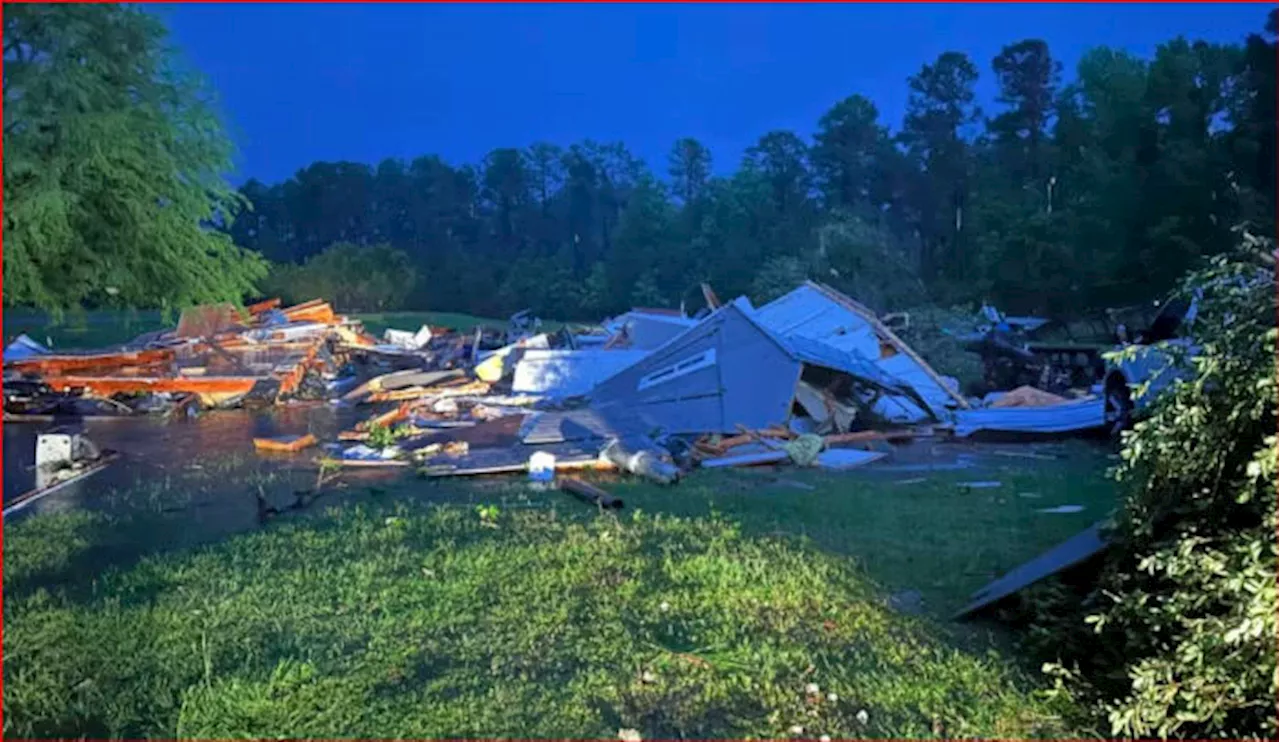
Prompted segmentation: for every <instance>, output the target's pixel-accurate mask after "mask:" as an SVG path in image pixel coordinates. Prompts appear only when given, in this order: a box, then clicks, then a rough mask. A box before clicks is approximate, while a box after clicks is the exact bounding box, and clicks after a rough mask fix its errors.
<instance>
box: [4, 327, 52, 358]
mask: <svg viewBox="0 0 1280 742" xmlns="http://www.w3.org/2000/svg"><path fill="white" fill-rule="evenodd" d="M48 352H49V349H48V348H46V347H44V346H43V345H41V344H40V343H37V342H36V341H34V340H32V339H31V338H29V337H27V336H26V335H25V334H24V335H19V336H18V337H16V338H14V341H13V342H12V343H9V345H8V346H7V347H6V348H5V349H4V362H5V363H8V362H10V361H20V360H22V359H24V358H30V357H31V356H39V355H45V354H47V353H48Z"/></svg>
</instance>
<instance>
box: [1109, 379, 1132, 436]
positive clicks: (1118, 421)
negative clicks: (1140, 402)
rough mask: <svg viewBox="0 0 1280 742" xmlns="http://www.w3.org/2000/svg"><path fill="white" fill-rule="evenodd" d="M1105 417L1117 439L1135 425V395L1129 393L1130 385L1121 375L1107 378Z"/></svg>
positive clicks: (1112, 434)
mask: <svg viewBox="0 0 1280 742" xmlns="http://www.w3.org/2000/svg"><path fill="white" fill-rule="evenodd" d="M1103 419H1104V420H1105V421H1106V424H1107V430H1108V432H1109V433H1110V434H1111V438H1112V440H1116V441H1119V440H1120V434H1121V433H1123V432H1124V431H1126V430H1128V429H1129V428H1130V427H1132V426H1133V397H1132V395H1130V394H1129V385H1128V384H1126V383H1125V381H1124V379H1122V378H1120V377H1112V378H1111V379H1108V380H1107V386H1106V397H1105V404H1104V407H1103Z"/></svg>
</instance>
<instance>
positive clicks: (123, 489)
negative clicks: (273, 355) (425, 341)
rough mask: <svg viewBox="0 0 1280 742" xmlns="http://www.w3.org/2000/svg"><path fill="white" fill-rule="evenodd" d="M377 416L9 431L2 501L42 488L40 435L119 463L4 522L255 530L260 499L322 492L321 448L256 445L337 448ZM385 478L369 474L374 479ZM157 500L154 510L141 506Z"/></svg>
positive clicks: (283, 410)
mask: <svg viewBox="0 0 1280 742" xmlns="http://www.w3.org/2000/svg"><path fill="white" fill-rule="evenodd" d="M369 414H370V410H369V408H352V407H339V406H336V405H330V404H327V403H324V402H307V403H295V404H289V405H285V406H280V407H273V408H268V409H264V410H221V411H209V412H204V413H202V414H201V415H200V416H198V417H196V418H194V419H189V420H174V421H165V420H163V419H159V418H147V417H127V418H116V419H99V420H86V421H76V420H67V421H63V422H58V423H53V422H41V423H26V422H22V423H16V422H6V423H5V424H4V501H5V502H6V503H8V502H10V501H12V500H13V499H14V498H16V497H18V496H20V495H22V494H24V493H25V492H28V491H30V490H31V489H33V488H34V487H35V486H36V481H35V471H34V464H35V442H36V436H37V435H39V434H40V433H42V432H48V431H52V430H55V429H58V430H67V429H70V430H75V431H78V432H82V433H84V434H86V435H87V436H88V437H89V438H90V439H91V440H92V441H93V442H94V443H95V444H96V445H97V446H98V448H99V449H102V450H104V451H105V450H113V451H117V452H119V453H120V454H121V456H120V458H119V460H117V461H116V462H115V463H114V464H112V465H110V466H108V467H107V468H106V469H104V470H103V471H101V472H99V473H97V474H94V475H93V476H91V477H88V478H87V479H83V480H80V481H78V482H75V483H72V484H70V485H68V486H66V487H64V488H62V489H60V490H58V491H57V492H55V493H53V494H50V495H48V496H47V497H44V498H41V499H40V500H38V501H36V502H34V503H32V504H31V505H30V506H28V507H26V508H24V509H23V510H21V511H18V512H17V513H15V514H14V515H13V516H10V517H9V518H6V520H12V519H18V518H26V517H31V516H33V515H36V514H39V513H42V512H57V511H62V510H68V509H75V508H85V509H90V510H101V511H105V512H108V513H117V512H123V511H127V510H131V509H137V508H138V507H144V508H149V509H151V510H153V511H156V512H178V511H189V512H190V513H191V514H192V515H193V519H194V520H196V521H198V522H199V524H200V527H201V528H208V529H209V530H211V531H213V532H224V531H228V530H229V531H236V530H241V529H242V528H247V527H252V526H254V525H256V522H257V500H256V499H255V497H254V494H255V492H257V491H259V489H261V491H262V492H263V493H264V494H266V495H267V496H268V498H269V499H277V500H278V499H279V498H280V497H282V496H284V497H287V496H288V495H289V493H291V492H293V491H294V490H297V489H305V488H307V487H310V486H313V485H314V483H315V478H316V473H317V471H318V466H317V465H316V463H315V459H316V457H317V455H318V453H320V449H319V448H314V447H313V448H311V449H309V450H306V451H302V452H299V453H297V454H279V453H272V454H260V453H258V452H256V451H255V450H254V447H253V439H254V438H255V437H267V436H277V435H288V434H301V433H312V434H314V435H315V436H316V438H318V439H319V440H320V441H322V442H324V441H332V440H335V439H336V437H337V434H338V431H340V430H343V429H345V428H349V427H351V426H352V425H353V424H354V423H355V422H356V421H357V420H360V419H363V418H365V417H367V416H368V415H369ZM379 475H382V476H383V477H385V476H386V473H384V472H369V473H362V474H361V477H362V478H364V479H371V480H376V479H377V478H378V476H379ZM146 498H151V499H152V500H154V502H151V503H144V502H140V501H141V500H145V499H146Z"/></svg>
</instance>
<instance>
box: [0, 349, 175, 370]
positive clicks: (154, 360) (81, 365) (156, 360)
mask: <svg viewBox="0 0 1280 742" xmlns="http://www.w3.org/2000/svg"><path fill="white" fill-rule="evenodd" d="M173 359H174V353H173V351H172V350H168V349H159V350H136V351H125V352H121V353H95V354H92V355H67V356H62V355H40V356H32V357H31V358H23V359H21V360H17V361H9V362H7V363H5V366H6V367H7V368H9V369H13V370H16V371H21V372H23V373H34V374H39V375H40V376H63V375H66V374H68V373H73V372H83V371H92V370H102V369H119V368H124V367H144V366H155V365H157V364H163V363H171V362H172V361H173Z"/></svg>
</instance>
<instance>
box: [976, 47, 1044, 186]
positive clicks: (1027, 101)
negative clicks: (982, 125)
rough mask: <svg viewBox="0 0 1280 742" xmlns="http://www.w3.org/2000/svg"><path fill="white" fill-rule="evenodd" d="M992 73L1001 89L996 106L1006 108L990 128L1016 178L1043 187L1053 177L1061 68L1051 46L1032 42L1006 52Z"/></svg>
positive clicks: (998, 60) (994, 64)
mask: <svg viewBox="0 0 1280 742" xmlns="http://www.w3.org/2000/svg"><path fill="white" fill-rule="evenodd" d="M991 69H992V70H993V71H994V72H995V74H996V82H997V84H999V86H1000V93H999V96H998V97H997V101H998V102H999V103H1000V104H1002V105H1004V106H1005V107H1006V108H1005V110H1004V111H1003V112H1002V113H1000V114H998V115H997V116H996V117H995V118H993V119H992V120H991V121H990V122H989V123H988V128H989V130H990V132H991V134H992V136H993V138H994V140H995V142H996V143H997V144H998V145H999V146H1000V147H1001V148H1002V150H1003V152H1004V154H1005V157H1006V163H1007V167H1008V168H1009V171H1010V174H1011V175H1012V176H1013V178H1014V179H1015V180H1017V181H1022V182H1027V181H1031V182H1035V183H1039V180H1040V178H1041V177H1043V176H1047V175H1048V173H1047V172H1046V170H1047V168H1046V159H1047V154H1048V153H1046V152H1045V146H1044V145H1045V140H1046V138H1047V131H1046V129H1047V126H1048V124H1049V120H1050V118H1052V116H1053V113H1054V108H1053V103H1054V97H1055V95H1056V89H1057V86H1058V82H1059V79H1060V77H1061V65H1060V64H1059V63H1058V62H1056V61H1055V60H1054V59H1053V57H1051V56H1050V54H1049V45H1048V44H1046V43H1045V42H1043V41H1041V40H1039V39H1028V40H1026V41H1020V42H1018V43H1016V44H1010V45H1009V46H1006V47H1004V48H1003V49H1002V50H1001V51H1000V54H999V55H997V56H996V58H995V59H993V60H992V62H991Z"/></svg>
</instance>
